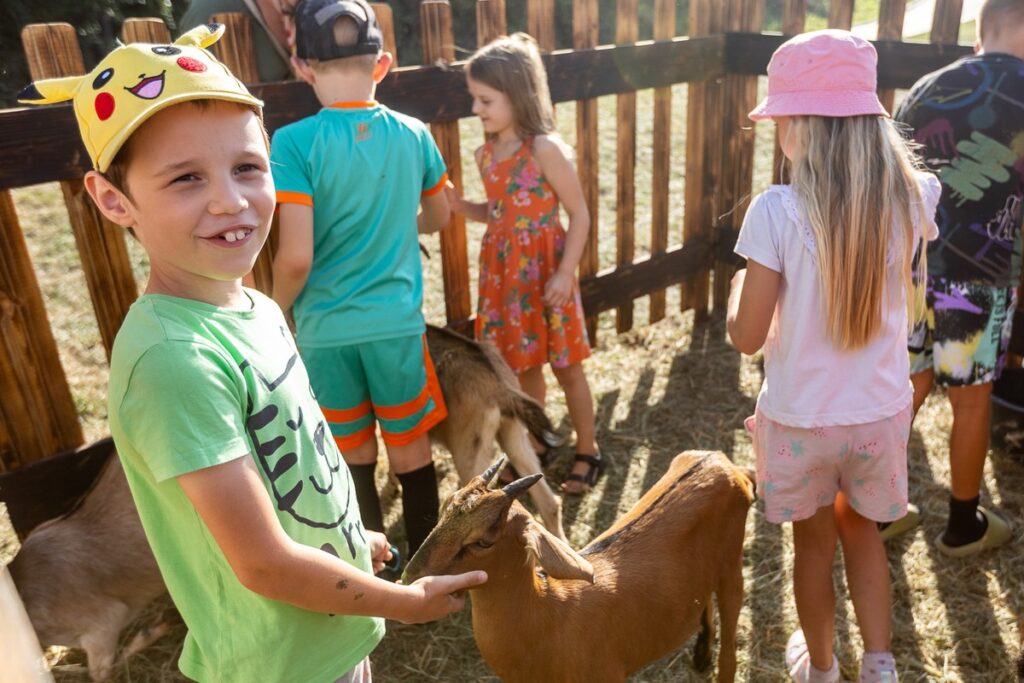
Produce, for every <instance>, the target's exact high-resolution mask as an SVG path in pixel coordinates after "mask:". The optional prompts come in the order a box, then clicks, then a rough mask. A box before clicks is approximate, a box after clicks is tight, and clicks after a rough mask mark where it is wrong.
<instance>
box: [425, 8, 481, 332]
mask: <svg viewBox="0 0 1024 683" xmlns="http://www.w3.org/2000/svg"><path fill="white" fill-rule="evenodd" d="M420 21H421V25H422V27H423V59H424V61H425V62H426V63H427V64H431V63H433V62H436V61H438V60H442V61H446V62H453V61H455V38H454V37H453V34H452V8H451V5H449V4H448V0H424V2H423V4H421V5H420ZM430 130H431V132H433V134H434V139H435V140H437V146H438V148H439V149H440V150H441V155H442V156H443V157H444V160H445V162H446V163H447V164H448V179H449V180H451V182H452V183H453V184H454V185H455V187H457V188H459V189H460V190H461V189H462V156H461V153H460V150H459V122H458V121H447V122H445V123H432V124H430ZM441 270H442V272H443V274H444V295H445V296H444V302H445V312H446V313H447V316H448V324H449V325H452V326H453V327H456V328H464V327H465V326H466V325H467V324H468V320H469V317H470V315H471V313H472V306H471V299H470V294H469V260H468V257H467V254H466V219H465V218H464V217H463V216H462V215H461V214H457V213H454V212H453V213H452V222H451V224H450V225H449V226H448V227H447V228H445V229H444V230H442V231H441Z"/></svg>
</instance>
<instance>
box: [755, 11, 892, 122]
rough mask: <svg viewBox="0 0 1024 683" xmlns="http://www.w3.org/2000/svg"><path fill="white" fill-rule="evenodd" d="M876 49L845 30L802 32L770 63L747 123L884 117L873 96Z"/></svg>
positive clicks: (781, 46)
mask: <svg viewBox="0 0 1024 683" xmlns="http://www.w3.org/2000/svg"><path fill="white" fill-rule="evenodd" d="M877 70H878V53H876V52H875V46H874V45H872V44H871V43H869V42H868V41H866V40H864V39H863V38H858V37H857V36H855V35H853V34H852V33H850V32H849V31H838V30H835V29H827V30H824V31H812V32H810V33H802V34H800V35H798V36H796V37H794V38H790V39H789V40H787V41H786V42H785V43H783V44H782V45H780V46H779V49H778V50H776V51H775V53H774V54H773V55H772V59H771V61H770V62H768V96H767V97H766V98H764V101H763V102H761V104H759V105H757V107H756V108H755V109H754V111H752V112H750V118H751V119H753V120H754V121H759V120H761V119H767V118H771V117H773V116H835V117H838V116H860V115H865V114H875V115H879V116H888V115H889V112H887V111H886V110H885V107H883V106H882V103H881V102H879V101H878V95H877V94H876V93H875V89H876V86H877V84H878V73H877Z"/></svg>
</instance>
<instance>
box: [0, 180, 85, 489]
mask: <svg viewBox="0 0 1024 683" xmlns="http://www.w3.org/2000/svg"><path fill="white" fill-rule="evenodd" d="M0 396H3V400H2V401H0V472H2V471H4V470H8V469H14V468H16V467H18V466H20V465H24V464H26V463H29V462H32V461H34V460H39V459H41V458H44V457H46V456H48V455H51V454H52V453H56V452H58V451H61V450H66V449H69V448H75V447H77V446H79V445H80V444H81V443H82V439H83V437H82V428H81V425H80V424H79V422H78V413H77V411H76V410H75V402H74V399H73V398H72V396H71V390H70V388H69V387H68V381H67V377H66V376H65V375H64V368H63V367H62V366H61V362H60V355H59V354H58V352H57V344H56V342H55V341H54V338H53V332H52V331H51V327H50V321H49V318H48V316H47V315H46V307H45V305H44V303H43V295H42V292H40V290H39V283H38V282H37V280H36V274H35V270H34V269H33V267H32V261H31V258H30V256H29V252H28V247H27V246H26V244H25V236H24V233H22V230H21V225H20V223H19V221H18V215H17V213H16V212H15V208H14V200H13V198H12V197H11V193H10V192H9V191H7V190H3V191H0Z"/></svg>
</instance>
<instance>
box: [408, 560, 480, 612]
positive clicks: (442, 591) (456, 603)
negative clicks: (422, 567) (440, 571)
mask: <svg viewBox="0 0 1024 683" xmlns="http://www.w3.org/2000/svg"><path fill="white" fill-rule="evenodd" d="M486 582H487V572H484V571H475V572H466V573H465V574H456V575H454V576H425V577H423V578H422V579H419V580H417V581H415V582H414V583H412V584H410V585H409V586H408V588H409V590H410V591H415V592H414V593H413V595H414V596H415V599H414V600H412V601H411V605H410V608H409V610H408V614H405V615H402V617H401V618H399V621H401V622H402V623H404V624H422V623H424V622H427V621H435V620H437V619H441V618H442V617H446V616H448V615H449V614H454V613H455V612H459V611H461V610H462V608H463V607H465V606H466V596H465V595H464V594H462V591H464V590H466V589H467V588H473V587H474V586H479V585H481V584H483V583H486Z"/></svg>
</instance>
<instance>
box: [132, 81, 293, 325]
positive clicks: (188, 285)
mask: <svg viewBox="0 0 1024 683" xmlns="http://www.w3.org/2000/svg"><path fill="white" fill-rule="evenodd" d="M129 155H130V156H129V161H128V169H127V173H126V176H125V180H126V182H125V184H126V188H127V193H128V196H127V197H124V199H125V200H126V201H125V202H124V210H125V213H126V218H125V220H119V221H118V222H119V223H120V224H122V225H127V226H130V227H133V228H134V229H135V234H136V235H137V237H138V239H139V242H141V243H142V245H143V247H144V248H145V249H146V252H147V253H148V254H149V259H150V271H151V272H150V280H149V285H148V286H147V288H146V291H147V293H159V294H169V295H172V296H180V297H185V298H191V299H197V300H200V301H206V302H207V303H212V304H215V305H219V306H232V305H234V304H237V303H240V302H241V303H243V304H244V302H245V299H244V296H243V295H242V291H241V282H240V278H241V277H242V276H243V275H245V274H246V273H248V272H249V271H250V270H251V269H252V266H253V264H254V263H255V261H256V257H257V255H258V254H259V251H260V249H261V248H262V247H263V243H264V242H265V241H266V238H267V234H268V233H269V230H270V220H271V218H272V216H273V212H274V205H275V199H274V184H273V180H272V179H271V175H270V165H269V159H268V155H267V146H266V140H265V138H264V134H263V129H262V126H261V124H260V121H259V119H258V118H257V117H256V115H255V114H254V113H253V112H252V111H251V110H250V109H248V108H246V107H244V106H242V105H237V104H232V103H227V102H219V101H205V102H202V103H199V104H197V103H194V102H186V103H183V104H179V105H175V106H172V107H169V108H168V109H165V110H163V111H161V112H159V113H157V114H155V115H154V116H153V117H152V118H151V119H149V120H148V121H147V122H146V123H145V124H144V125H143V126H142V127H141V128H139V130H138V131H136V132H135V134H134V135H133V136H132V138H131V140H130V151H129Z"/></svg>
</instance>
